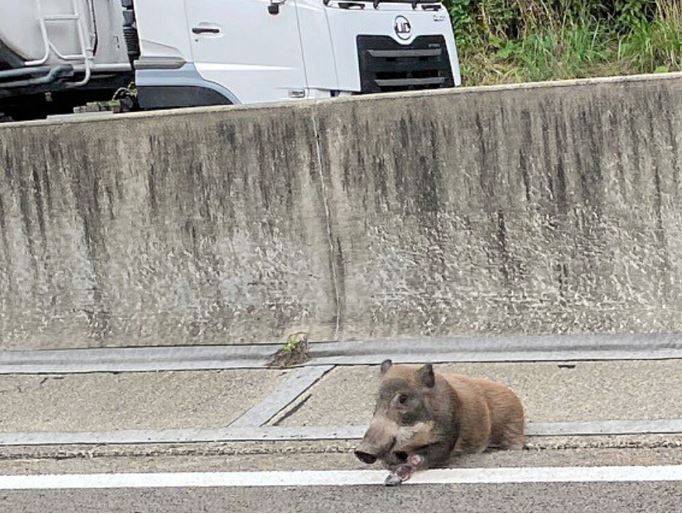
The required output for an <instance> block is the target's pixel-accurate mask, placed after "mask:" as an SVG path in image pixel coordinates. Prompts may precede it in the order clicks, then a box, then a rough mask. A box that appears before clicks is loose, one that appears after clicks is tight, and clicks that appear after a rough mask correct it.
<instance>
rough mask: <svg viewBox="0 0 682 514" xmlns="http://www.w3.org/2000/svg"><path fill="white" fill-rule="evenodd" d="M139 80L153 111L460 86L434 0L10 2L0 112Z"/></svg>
mask: <svg viewBox="0 0 682 514" xmlns="http://www.w3.org/2000/svg"><path fill="white" fill-rule="evenodd" d="M126 81H129V82H134V83H135V86H136V89H137V94H138V98H139V105H140V107H142V108H148V109H153V108H163V107H182V106H191V105H211V104H229V103H233V104H252V103H260V102H272V101H281V100H291V99H302V98H324V97H333V96H337V95H340V94H356V93H371V92H381V91H395V90H405V89H423V88H439V87H453V86H457V85H459V84H460V74H459V63H458V60H457V50H456V47H455V40H454V36H453V32H452V26H451V23H450V18H449V16H448V14H447V12H446V10H445V9H444V7H443V6H442V5H441V4H440V3H438V2H437V1H431V0H412V1H411V2H408V1H406V0H393V1H383V0H372V1H364V0H21V1H17V0H0V111H2V106H3V102H4V103H5V104H11V103H12V102H14V104H19V103H21V102H20V100H21V98H22V97H29V96H31V95H33V96H35V95H37V94H42V95H44V93H50V94H51V96H54V95H56V97H59V95H60V94H63V95H65V97H66V95H70V96H69V97H70V98H72V99H73V98H78V96H79V95H78V93H77V91H107V90H108V93H109V94H110V93H111V91H114V90H116V89H118V88H120V87H121V85H122V83H124V82H126Z"/></svg>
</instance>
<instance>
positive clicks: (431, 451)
mask: <svg viewBox="0 0 682 514" xmlns="http://www.w3.org/2000/svg"><path fill="white" fill-rule="evenodd" d="M451 450H452V445H450V444H448V443H434V444H430V445H428V446H424V447H422V448H419V449H417V450H414V451H412V452H409V453H407V458H406V459H405V462H404V463H402V464H400V465H398V467H397V468H395V470H393V471H392V472H391V474H390V475H388V476H387V477H386V480H384V484H385V485H400V484H402V483H403V482H405V481H407V480H409V479H410V478H411V477H412V474H413V473H414V472H415V471H420V470H423V469H428V468H431V467H434V466H438V465H440V464H443V463H444V462H446V461H447V460H448V458H449V457H450V451H451ZM398 453H399V452H398Z"/></svg>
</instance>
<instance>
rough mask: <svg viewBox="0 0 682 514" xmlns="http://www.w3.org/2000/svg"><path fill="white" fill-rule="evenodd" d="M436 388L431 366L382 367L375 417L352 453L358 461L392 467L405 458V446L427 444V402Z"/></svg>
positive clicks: (428, 415) (428, 429)
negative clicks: (380, 463) (378, 461)
mask: <svg viewBox="0 0 682 514" xmlns="http://www.w3.org/2000/svg"><path fill="white" fill-rule="evenodd" d="M435 384H436V377H435V375H434V372H433V367H432V366H431V364H426V365H424V366H422V367H414V366H398V365H396V366H393V363H392V362H391V361H390V360H386V361H384V362H382V363H381V385H380V387H379V395H378V398H377V403H376V407H375V409H374V417H373V418H372V421H371V423H370V425H369V428H368V429H367V432H366V433H365V436H364V438H363V439H362V442H361V443H360V445H359V446H358V447H357V449H356V450H355V456H356V457H357V458H358V459H360V460H361V461H363V462H365V463H367V464H372V463H374V462H375V461H376V460H377V459H381V460H383V461H384V462H385V463H387V464H395V463H396V462H400V461H404V460H405V459H406V458H407V453H406V451H405V447H406V446H409V445H411V446H419V445H420V444H428V443H429V441H428V438H429V434H430V426H431V424H432V423H431V420H432V413H431V408H430V401H429V398H430V396H431V393H432V391H433V388H434V386H435Z"/></svg>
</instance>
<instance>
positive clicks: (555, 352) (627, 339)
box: [0, 333, 682, 374]
mask: <svg viewBox="0 0 682 514" xmlns="http://www.w3.org/2000/svg"><path fill="white" fill-rule="evenodd" d="M279 348H280V345H274V344H251V345H228V346H179V347H148V348H96V349H75V350H28V351H2V352H0V374H17V373H32V374H33V373H94V372H132V371H171V370H198V369H240V368H266V367H267V363H268V361H269V359H270V357H271V356H272V355H273V354H274V353H275V352H276V351H277V350H278V349H279ZM385 359H392V360H393V361H395V362H403V363H405V362H436V363H437V362H534V361H589V360H658V359H682V334H679V333H671V334H621V335H604V334H602V335H547V336H512V337H502V336H500V337H444V338H422V339H418V340H417V339H398V340H387V339H384V340H372V341H339V342H328V343H312V344H311V345H310V360H309V361H308V362H306V366H335V365H372V364H379V363H381V362H382V361H383V360H385Z"/></svg>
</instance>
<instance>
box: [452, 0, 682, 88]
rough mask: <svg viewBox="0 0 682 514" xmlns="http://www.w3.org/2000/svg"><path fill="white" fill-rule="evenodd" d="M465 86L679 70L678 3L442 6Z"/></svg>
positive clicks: (537, 1)
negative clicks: (448, 16) (449, 18)
mask: <svg viewBox="0 0 682 514" xmlns="http://www.w3.org/2000/svg"><path fill="white" fill-rule="evenodd" d="M446 4H447V5H448V8H449V11H450V14H451V16H452V18H453V23H454V25H455V37H456V38H457V42H458V47H459V51H460V61H461V65H462V75H463V80H464V83H465V84H467V85H476V84H496V83H505V82H526V81H540V80H557V79H567V78H581V77H592V76H604V75H618V74H625V75H627V74H633V73H652V72H662V71H679V70H682V1H681V0H611V1H610V2H606V1H603V2H599V1H589V0H584V1H579V0H554V1H551V0H480V1H474V0H446Z"/></svg>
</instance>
